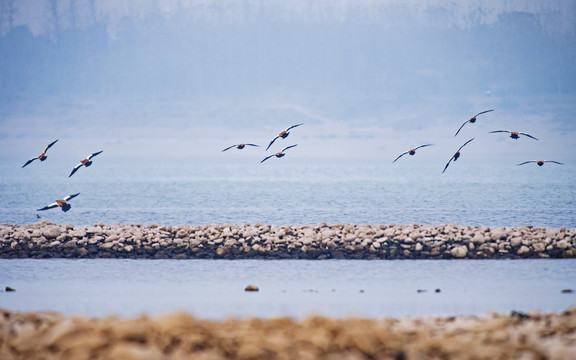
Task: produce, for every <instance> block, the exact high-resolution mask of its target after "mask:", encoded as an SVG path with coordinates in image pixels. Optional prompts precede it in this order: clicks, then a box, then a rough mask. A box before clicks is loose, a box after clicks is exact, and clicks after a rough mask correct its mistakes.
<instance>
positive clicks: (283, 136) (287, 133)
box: [266, 123, 304, 150]
mask: <svg viewBox="0 0 576 360" xmlns="http://www.w3.org/2000/svg"><path fill="white" fill-rule="evenodd" d="M303 124H304V123H301V124H296V125H292V126H290V127H289V128H286V130H284V131H282V132H281V133H280V134H278V135H276V137H275V138H274V139H273V140H272V141H270V144H268V147H267V148H266V150H268V149H269V148H270V146H272V144H274V141H276V139H279V138H282V139H286V137H288V135H290V130H292V129H293V128H295V127H297V126H300V125H303Z"/></svg>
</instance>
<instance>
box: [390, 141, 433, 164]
mask: <svg viewBox="0 0 576 360" xmlns="http://www.w3.org/2000/svg"><path fill="white" fill-rule="evenodd" d="M431 145H432V144H424V145H419V146H416V147H415V148H414V149H412V150H408V151H405V152H403V153H402V154H400V156H398V157H397V158H396V160H398V159H400V158H401V157H402V156H404V155H406V154H408V155H414V154H416V150H418V149H420V148H423V147H425V146H431ZM396 160H394V161H392V163H395V162H396Z"/></svg>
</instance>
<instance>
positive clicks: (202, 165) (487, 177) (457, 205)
mask: <svg viewBox="0 0 576 360" xmlns="http://www.w3.org/2000/svg"><path fill="white" fill-rule="evenodd" d="M99 160H101V161H99V162H98V163H97V162H95V163H94V164H93V165H92V167H90V168H82V169H80V170H79V171H78V172H77V173H76V174H75V175H74V176H73V177H71V178H68V177H67V176H68V173H69V169H68V168H67V167H66V165H61V164H58V163H56V162H55V161H54V163H49V162H48V161H47V162H45V163H35V164H33V165H35V166H34V167H32V166H30V167H27V168H24V169H20V168H18V169H12V168H9V167H8V166H7V165H4V166H0V202H1V203H2V204H3V206H2V208H1V209H0V221H1V222H6V223H14V224H28V223H34V222H36V221H38V220H40V219H39V218H38V217H37V215H39V216H41V217H42V219H44V220H48V221H51V222H54V223H62V224H69V223H71V224H75V225H82V224H95V223H100V222H101V223H108V224H112V223H141V224H152V223H156V224H166V225H180V224H194V225H205V224H222V223H235V224H246V223H263V224H272V225H281V224H317V223H321V222H326V223H328V224H330V223H353V224H405V223H418V224H442V223H454V224H459V225H484V226H523V225H533V226H546V227H561V226H565V227H576V168H574V167H572V166H570V165H564V166H561V165H554V164H552V165H550V164H546V165H545V166H543V167H538V166H536V165H535V164H529V165H525V166H520V167H518V166H515V164H501V163H499V164H491V163H482V162H478V161H475V162H472V161H468V162H465V161H460V162H458V163H453V164H451V166H450V168H449V169H448V171H446V173H444V174H442V173H441V170H442V168H443V163H442V164H441V163H433V164H428V163H418V165H417V166H416V165H414V164H415V163H411V162H410V161H411V160H413V159H411V158H407V159H402V160H405V161H403V162H398V163H396V164H390V163H388V162H386V163H384V162H351V161H342V162H339V161H334V160H333V161H312V160H310V161H301V160H297V159H290V158H288V157H286V158H283V159H280V160H278V159H274V160H277V161H274V162H270V163H264V164H260V163H258V162H256V161H254V162H248V161H243V160H241V161H236V160H235V161H212V162H206V161H205V162H199V161H188V162H182V161H173V162H170V161H159V160H155V161H150V162H149V163H147V162H138V163H121V162H117V161H116V162H114V161H109V160H106V159H104V158H102V159H99ZM104 160H106V161H104ZM77 192H79V193H80V196H78V197H77V198H75V199H73V200H72V201H71V202H70V204H71V205H72V209H71V210H70V211H68V212H67V213H64V212H62V211H60V210H59V209H52V210H48V211H43V212H37V211H36V209H38V208H41V207H43V206H45V205H48V204H50V203H52V202H53V201H54V200H55V199H59V198H62V197H65V196H67V195H70V194H74V193H77Z"/></svg>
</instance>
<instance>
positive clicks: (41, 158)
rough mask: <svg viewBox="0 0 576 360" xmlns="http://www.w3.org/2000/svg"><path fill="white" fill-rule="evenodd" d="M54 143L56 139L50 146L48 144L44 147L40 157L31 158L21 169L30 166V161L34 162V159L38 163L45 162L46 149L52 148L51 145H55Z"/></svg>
mask: <svg viewBox="0 0 576 360" xmlns="http://www.w3.org/2000/svg"><path fill="white" fill-rule="evenodd" d="M56 141H58V139H56V140H54V141H52V142H51V143H50V144H48V146H46V148H45V149H44V151H42V154H40V155H38V156H36V157H33V158H31V159H30V160H28V161H26V164H24V165H22V167H24V166H26V165H28V164H30V163H31V162H32V161H34V160H36V159H38V160H40V161H44V160H46V158H47V157H48V156H47V155H46V152H47V151H48V149H50V148H51V147H52V145H54V144H56Z"/></svg>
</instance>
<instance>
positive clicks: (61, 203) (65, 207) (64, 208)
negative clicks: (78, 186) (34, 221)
mask: <svg viewBox="0 0 576 360" xmlns="http://www.w3.org/2000/svg"><path fill="white" fill-rule="evenodd" d="M78 195H80V193H77V194H74V195H69V196H66V197H65V198H64V199H60V200H56V202H54V203H52V204H50V205H46V206H44V207H43V208H42V209H38V211H43V210H48V209H54V208H57V207H61V208H62V211H64V212H66V211H68V210H70V208H71V207H72V205H70V204H68V201H70V200H72V199H74V198H75V197H76V196H78Z"/></svg>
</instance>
